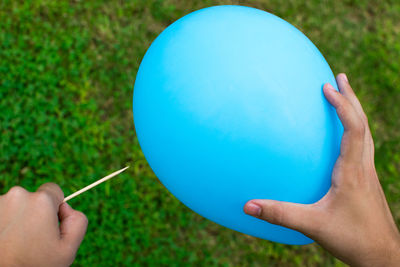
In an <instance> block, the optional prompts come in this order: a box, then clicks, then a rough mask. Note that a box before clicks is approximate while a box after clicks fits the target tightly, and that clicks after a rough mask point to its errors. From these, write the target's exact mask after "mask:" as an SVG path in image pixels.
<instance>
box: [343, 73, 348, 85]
mask: <svg viewBox="0 0 400 267" xmlns="http://www.w3.org/2000/svg"><path fill="white" fill-rule="evenodd" d="M343 79H344V80H345V81H346V82H347V83H348V82H349V79H347V75H346V73H343Z"/></svg>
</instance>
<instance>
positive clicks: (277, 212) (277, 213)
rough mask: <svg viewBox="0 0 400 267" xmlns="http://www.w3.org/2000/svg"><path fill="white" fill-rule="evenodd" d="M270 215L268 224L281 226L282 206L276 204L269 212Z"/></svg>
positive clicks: (282, 221)
mask: <svg viewBox="0 0 400 267" xmlns="http://www.w3.org/2000/svg"><path fill="white" fill-rule="evenodd" d="M267 212H269V213H270V216H268V217H269V218H270V222H271V223H273V224H277V225H283V224H284V219H285V218H284V208H283V205H282V204H281V203H279V202H277V203H276V204H275V205H274V206H273V207H271V209H270V210H269V211H267Z"/></svg>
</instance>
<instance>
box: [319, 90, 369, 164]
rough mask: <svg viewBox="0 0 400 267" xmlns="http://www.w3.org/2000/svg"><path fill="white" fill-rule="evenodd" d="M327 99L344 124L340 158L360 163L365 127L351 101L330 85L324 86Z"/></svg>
mask: <svg viewBox="0 0 400 267" xmlns="http://www.w3.org/2000/svg"><path fill="white" fill-rule="evenodd" d="M323 90H324V94H325V97H326V99H327V100H328V101H329V102H330V103H331V104H332V106H334V107H335V109H336V113H337V114H338V116H339V119H340V121H341V122H342V124H343V128H344V133H343V137H342V144H341V151H340V156H341V157H343V158H345V159H346V162H352V161H360V159H361V158H362V155H363V150H364V141H365V126H364V124H363V123H362V121H361V119H360V117H359V115H358V114H357V112H356V110H355V109H354V107H353V105H352V104H351V103H350V102H349V100H348V99H347V98H346V97H344V96H343V95H342V94H341V93H340V92H338V91H336V90H335V89H334V88H333V86H332V85H330V84H329V83H327V84H325V85H324V88H323Z"/></svg>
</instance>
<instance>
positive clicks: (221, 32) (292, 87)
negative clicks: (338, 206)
mask: <svg viewBox="0 0 400 267" xmlns="http://www.w3.org/2000/svg"><path fill="white" fill-rule="evenodd" d="M327 82H329V83H331V84H332V85H334V87H336V88H337V85H336V81H335V78H334V75H333V73H332V71H331V69H330V67H329V65H328V63H327V62H326V61H325V59H324V57H323V56H322V55H321V53H320V52H319V51H318V49H317V48H316V47H315V46H314V45H313V43H312V42H311V41H310V40H309V39H308V38H307V37H306V36H305V35H304V34H302V33H301V32H300V31H299V30H297V29H296V28H295V27H293V26H292V25H290V24H289V23H287V22H285V21H284V20H282V19H280V18H278V17H276V16H274V15H272V14H270V13H267V12H264V11H261V10H258V9H254V8H249V7H242V6H217V7H210V8H205V9H201V10H198V11H196V12H193V13H191V14H189V15H187V16H184V17H183V18H181V19H179V20H178V21H176V22H175V23H173V24H172V25H170V26H169V27H168V28H167V29H165V30H164V31H163V32H162V33H161V34H160V35H159V36H158V37H157V38H156V40H155V41H154V42H153V43H152V44H151V46H150V48H149V49H148V51H147V52H146V54H145V56H144V58H143V60H142V63H141V65H140V68H139V71H138V74H137V77H136V82H135V87H134V97H133V112H134V122H135V128H136V133H137V137H138V140H139V143H140V146H141V148H142V151H143V153H144V155H145V157H146V159H147V161H148V162H149V164H150V166H151V168H152V169H153V171H154V172H155V174H156V175H157V177H158V178H159V179H160V181H161V182H162V183H163V184H164V185H165V187H166V188H167V189H168V190H169V191H170V192H171V193H172V194H173V195H174V196H176V197H177V198H178V199H179V200H180V201H182V202H183V203H184V204H185V205H186V206H188V207H189V208H190V209H192V210H193V211H195V212H197V213H199V214H200V215H202V216H204V217H206V218H208V219H210V220H212V221H214V222H216V223H218V224H221V225H223V226H225V227H228V228H231V229H234V230H236V231H239V232H242V233H245V234H248V235H252V236H256V237H259V238H263V239H268V240H271V241H276V242H280V243H285V244H307V243H311V242H313V241H312V240H311V239H309V238H308V237H306V236H304V235H303V234H301V233H299V232H297V231H294V230H291V229H287V228H284V227H281V226H277V225H273V224H270V223H268V222H265V221H262V220H260V219H257V218H254V217H251V216H248V215H246V214H245V213H244V212H243V206H244V205H245V203H246V202H247V201H248V200H251V199H275V200H282V201H290V202H297V203H313V202H316V201H318V200H319V199H320V198H321V197H323V196H324V195H325V194H326V192H327V191H328V189H329V187H330V185H331V172H332V169H333V166H334V163H335V161H336V159H337V157H338V154H339V148H340V141H341V135H342V132H343V128H342V125H341V123H340V121H339V119H338V117H337V115H336V112H335V110H334V109H333V107H332V106H330V104H329V103H328V102H327V100H326V99H325V98H324V96H323V92H322V87H323V84H324V83H327Z"/></svg>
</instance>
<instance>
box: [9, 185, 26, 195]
mask: <svg viewBox="0 0 400 267" xmlns="http://www.w3.org/2000/svg"><path fill="white" fill-rule="evenodd" d="M26 193H27V191H26V190H25V189H24V188H22V187H21V186H18V185H17V186H13V187H11V188H10V190H8V192H7V196H9V197H21V196H23V195H25V194H26Z"/></svg>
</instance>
